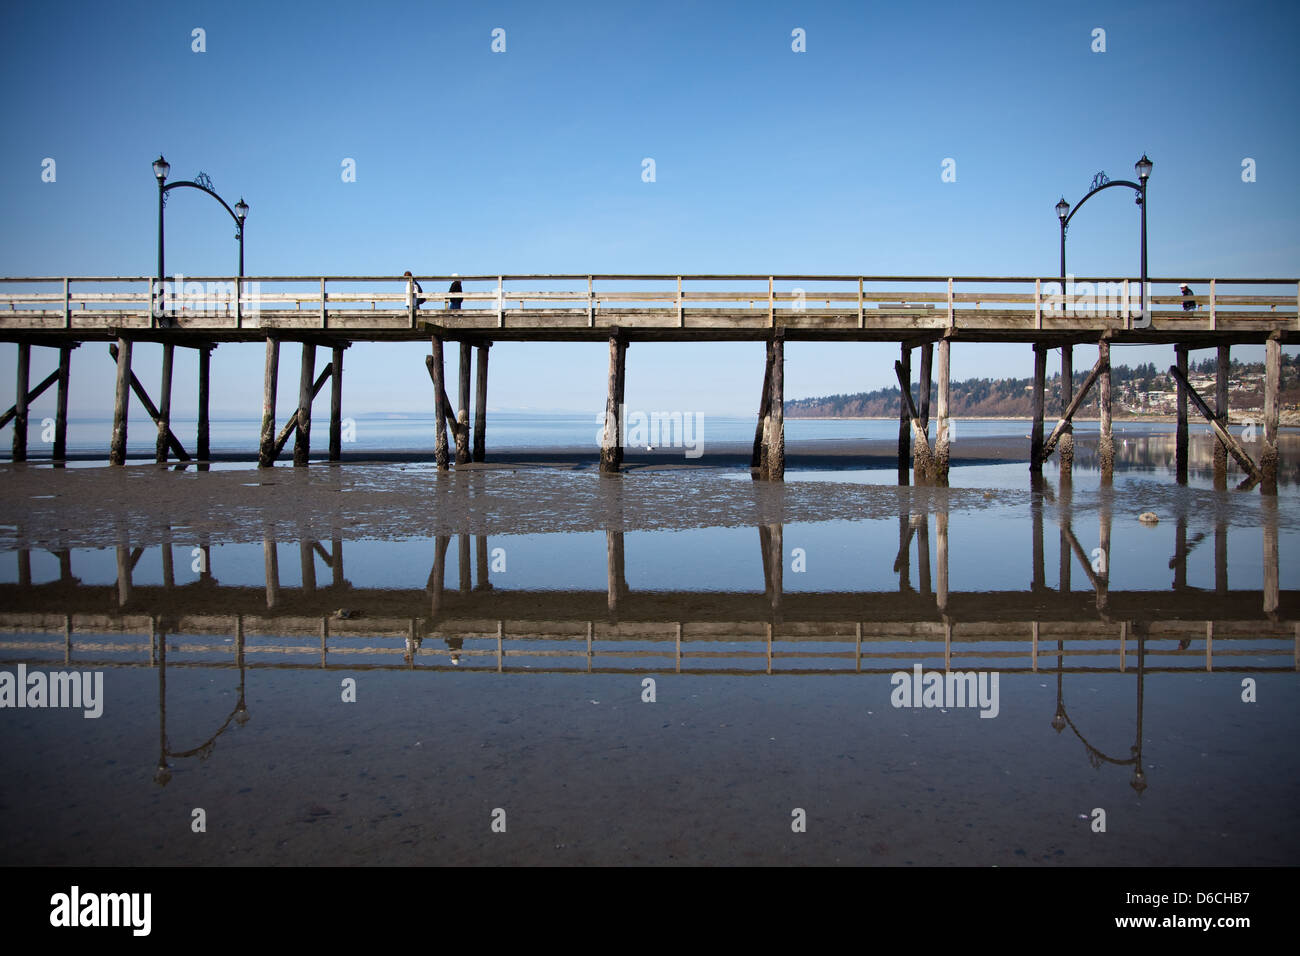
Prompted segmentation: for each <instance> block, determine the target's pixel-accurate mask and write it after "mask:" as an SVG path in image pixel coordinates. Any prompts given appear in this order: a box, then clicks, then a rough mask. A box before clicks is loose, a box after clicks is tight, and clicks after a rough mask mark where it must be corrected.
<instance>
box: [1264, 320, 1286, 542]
mask: <svg viewBox="0 0 1300 956" xmlns="http://www.w3.org/2000/svg"><path fill="white" fill-rule="evenodd" d="M1281 383H1282V343H1281V341H1280V337H1279V336H1278V333H1276V332H1274V333H1273V334H1272V335H1270V336H1269V337H1268V341H1267V342H1266V343H1265V344H1264V450H1263V451H1262V453H1261V454H1260V459H1259V470H1260V472H1261V473H1262V475H1263V478H1262V480H1261V481H1260V486H1259V490H1260V493H1261V494H1265V495H1276V494H1277V469H1278V454H1277V428H1278V424H1279V418H1280V412H1281V404H1280V395H1279V390H1280V388H1281ZM1275 533H1276V532H1275Z"/></svg>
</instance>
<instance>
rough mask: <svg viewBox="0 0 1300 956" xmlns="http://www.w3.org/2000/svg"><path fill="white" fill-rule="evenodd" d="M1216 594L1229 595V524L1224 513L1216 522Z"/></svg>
mask: <svg viewBox="0 0 1300 956" xmlns="http://www.w3.org/2000/svg"><path fill="white" fill-rule="evenodd" d="M1214 593H1215V594H1227V593H1228V522H1227V520H1226V519H1225V518H1224V516H1223V513H1222V511H1220V513H1219V514H1218V515H1216V516H1215V520H1214Z"/></svg>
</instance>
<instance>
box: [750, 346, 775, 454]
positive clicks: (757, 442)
mask: <svg viewBox="0 0 1300 956" xmlns="http://www.w3.org/2000/svg"><path fill="white" fill-rule="evenodd" d="M764 348H765V350H766V352H767V360H766V363H765V364H764V366H763V393H762V395H760V396H759V399H758V424H757V425H756V426H755V427H754V453H753V455H751V456H750V459H749V467H750V468H751V469H755V468H756V469H758V474H757V475H756V477H758V478H765V477H767V475H766V471H767V466H766V464H765V462H764V461H763V458H764V453H765V452H766V450H767V417H768V413H769V412H770V410H771V408H772V343H771V341H768V342H767V343H766V344H765V346H764Z"/></svg>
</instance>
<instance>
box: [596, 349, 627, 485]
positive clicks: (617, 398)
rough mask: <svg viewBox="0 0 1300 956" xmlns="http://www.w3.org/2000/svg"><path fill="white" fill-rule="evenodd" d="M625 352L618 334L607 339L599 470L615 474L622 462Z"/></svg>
mask: <svg viewBox="0 0 1300 956" xmlns="http://www.w3.org/2000/svg"><path fill="white" fill-rule="evenodd" d="M626 356H627V351H626V348H625V346H624V344H623V342H622V339H621V338H620V337H619V335H618V333H617V332H615V333H612V334H611V335H610V337H609V393H608V396H607V398H606V400H605V433H604V436H603V438H602V441H601V449H600V470H601V471H602V472H605V473H611V474H612V473H615V472H617V471H618V470H619V467H620V465H621V464H622V462H623V385H624V381H625V368H624V365H625V363H626Z"/></svg>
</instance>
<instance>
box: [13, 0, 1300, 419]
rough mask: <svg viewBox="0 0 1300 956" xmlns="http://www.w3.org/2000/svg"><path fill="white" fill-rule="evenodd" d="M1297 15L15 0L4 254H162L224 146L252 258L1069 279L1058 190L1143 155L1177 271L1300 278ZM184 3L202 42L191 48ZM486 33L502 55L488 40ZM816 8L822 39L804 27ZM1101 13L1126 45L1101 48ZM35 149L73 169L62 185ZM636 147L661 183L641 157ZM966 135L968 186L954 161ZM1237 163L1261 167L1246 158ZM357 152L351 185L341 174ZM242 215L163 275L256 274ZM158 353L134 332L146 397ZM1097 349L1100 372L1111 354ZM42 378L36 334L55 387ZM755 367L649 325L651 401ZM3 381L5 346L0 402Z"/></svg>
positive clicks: (552, 373)
mask: <svg viewBox="0 0 1300 956" xmlns="http://www.w3.org/2000/svg"><path fill="white" fill-rule="evenodd" d="M1298 11H1300V7H1297V5H1296V4H1294V3H1277V4H1273V3H1255V4H1251V5H1249V6H1245V7H1243V6H1240V5H1234V4H1205V3H1194V2H1193V3H1189V2H1183V0H1178V2H1167V3H1090V4H1063V3H1024V4H1019V3H978V4H976V3H953V4H944V3H927V4H915V5H904V4H888V5H885V4H864V3H842V4H836V3H826V4H807V3H784V4H782V3H752V2H751V3H734V4H722V3H719V4H704V3H654V4H611V3H583V4H579V3H552V4H538V3H519V4H513V3H500V4H490V3H485V4H477V3H475V4H439V3H430V2H419V3H414V2H413V3H385V2H374V3H356V2H346V3H342V2H339V3H331V2H313V3H302V4H291V3H267V2H259V3H242V2H222V3H217V2H215V0H212V2H191V3H183V2H181V3H165V4H160V3H147V4H146V3H133V2H123V3H116V2H115V3H58V2H53V3H22V2H10V3H7V4H6V5H5V6H4V8H3V11H2V12H0V51H2V53H3V57H2V59H0V63H2V65H0V70H3V78H4V90H5V92H4V113H3V120H4V128H5V130H6V136H5V139H4V143H3V145H0V181H2V182H3V196H4V210H5V225H6V228H5V230H4V233H3V237H2V238H0V250H2V258H3V267H2V268H0V271H3V273H5V274H8V275H24V274H45V275H57V274H74V275H75V274H83V275H85V274H107V275H116V274H125V275H145V274H148V273H150V272H151V271H152V270H153V268H154V260H155V230H156V219H155V217H156V196H157V187H156V185H155V183H154V179H153V175H152V172H151V171H150V162H151V161H152V160H153V159H154V157H155V156H157V155H158V153H160V152H162V153H165V154H166V156H167V158H168V160H169V161H170V162H171V163H172V177H173V178H174V179H175V178H189V177H191V176H193V174H194V173H196V172H198V171H199V170H203V171H205V172H207V173H208V174H209V175H210V176H211V177H212V179H213V181H214V184H215V186H216V188H217V190H218V192H220V193H222V194H223V195H224V196H226V197H227V199H228V200H229V201H230V202H232V203H233V202H234V201H235V200H236V199H238V198H239V197H240V196H241V195H242V196H243V197H245V198H246V199H247V201H248V203H249V204H250V206H251V208H252V211H251V213H250V216H249V220H248V228H247V271H248V273H249V274H250V275H256V274H312V275H316V274H387V273H392V274H398V273H401V272H402V271H403V270H405V269H411V270H412V271H415V272H416V273H421V272H424V273H445V272H451V271H456V272H460V273H475V272H484V273H496V272H501V271H504V272H579V273H587V272H660V271H662V272H671V273H675V272H707V271H720V272H726V271H736V272H746V273H768V272H800V271H804V272H823V273H854V274H857V273H866V274H890V273H898V274H943V275H949V274H958V275H960V274H967V275H973V274H1016V275H1026V274H1043V275H1051V274H1054V273H1055V271H1056V268H1057V232H1058V228H1057V222H1056V217H1055V213H1054V212H1053V208H1052V207H1053V206H1054V204H1055V202H1056V200H1057V199H1058V198H1060V196H1061V195H1062V194H1064V196H1065V197H1066V198H1067V199H1069V200H1070V201H1071V202H1075V201H1077V200H1078V198H1079V197H1080V196H1082V195H1083V194H1084V193H1085V192H1086V191H1087V188H1088V185H1089V182H1090V180H1091V178H1092V176H1093V174H1094V173H1095V172H1097V171H1098V170H1103V169H1104V170H1106V171H1107V172H1108V173H1109V174H1110V175H1111V176H1112V177H1113V178H1129V177H1132V175H1133V162H1134V161H1135V160H1136V159H1137V158H1138V157H1139V156H1140V155H1141V154H1142V153H1143V152H1144V151H1145V152H1146V153H1147V154H1148V155H1150V157H1151V158H1152V160H1153V161H1154V163H1155V170H1154V174H1153V176H1152V180H1151V187H1150V209H1149V215H1150V224H1149V236H1150V270H1151V273H1152V274H1153V275H1211V274H1213V275H1225V276H1231V275H1237V276H1241V275H1251V276H1261V275H1263V276H1295V275H1297V274H1300V238H1298V237H1297V234H1296V229H1295V224H1296V222H1297V221H1298V220H1300V215H1298V214H1300V178H1298V177H1297V175H1296V167H1295V163H1296V157H1297V155H1300V136H1298V134H1297V124H1296V117H1297V116H1298V115H1300V102H1298V101H1300V65H1298V64H1300V58H1297V57H1296V55H1295V51H1294V42H1295V37H1296V36H1297V30H1298V27H1300V12H1298ZM196 27H201V28H202V29H203V30H205V31H206V47H207V49H206V52H204V53H196V52H193V51H192V49H191V45H192V36H191V31H192V30H193V29H194V28H196ZM497 27H500V28H503V29H504V30H505V31H506V52H505V53H503V54H496V53H493V52H492V51H491V49H490V45H491V40H492V37H491V32H492V30H493V29H494V28H497ZM796 27H799V28H803V29H804V30H805V31H806V35H807V52H805V53H795V52H793V51H792V50H791V31H792V30H793V29H794V28H796ZM1097 27H1100V28H1102V29H1104V30H1105V31H1106V52H1104V53H1094V52H1092V50H1091V45H1092V43H1093V38H1092V32H1093V30H1094V28H1097ZM45 157H52V158H54V159H55V160H56V162H57V181H56V182H54V183H45V182H42V180H41V163H42V160H43V159H44V158H45ZM644 157H652V158H654V160H655V162H656V167H657V169H656V172H657V181H656V182H654V183H645V182H643V181H642V178H641V161H642V159H643V158H644ZM947 157H952V158H953V159H955V160H956V171H957V181H956V182H953V183H945V182H942V181H941V178H940V172H941V168H940V167H941V163H942V161H943V160H944V159H945V158H947ZM1245 157H1251V158H1253V159H1255V160H1256V163H1257V181H1256V182H1253V183H1244V182H1242V179H1241V162H1242V160H1243V158H1245ZM345 158H352V159H354V160H355V161H356V173H357V175H356V182H354V183H345V182H343V181H342V178H341V176H340V172H341V166H340V164H341V163H342V161H343V160H344V159H345ZM232 234H233V229H232V227H231V223H230V221H229V219H228V217H227V215H226V213H225V212H224V211H222V210H221V209H220V208H219V207H218V206H217V205H216V204H215V203H213V202H211V201H210V200H208V199H207V198H206V197H203V196H201V195H199V194H198V193H193V192H190V191H181V192H179V193H173V194H172V197H171V200H170V202H169V204H168V232H167V235H168V248H167V257H168V259H167V261H168V266H169V271H175V270H181V271H184V272H187V273H189V274H212V273H229V272H231V271H233V268H234V260H235V243H234V241H233V238H232ZM1136 261H1137V211H1136V209H1135V207H1134V206H1133V203H1132V201H1131V199H1130V198H1129V197H1128V195H1127V194H1126V193H1124V192H1123V191H1120V190H1113V191H1111V192H1109V193H1106V194H1103V195H1102V196H1099V197H1097V198H1096V199H1095V200H1093V201H1092V202H1090V203H1089V205H1088V207H1087V209H1086V210H1085V211H1084V212H1082V213H1080V215H1079V217H1078V218H1077V219H1076V220H1075V221H1074V223H1072V225H1071V235H1070V262H1071V271H1073V272H1076V273H1079V274H1091V275H1099V274H1100V275H1110V274H1123V273H1129V274H1134V273H1136ZM157 351H158V350H157V347H156V346H140V347H139V348H138V350H137V356H138V358H137V363H136V364H137V366H138V373H139V374H140V377H141V378H142V380H143V381H145V382H146V384H148V385H149V386H150V387H153V383H156V381H157V374H158V373H157V365H158V362H157ZM425 351H427V346H426V347H423V348H422V347H421V346H419V345H417V344H408V345H404V346H382V347H381V346H374V345H369V346H367V345H358V346H355V347H354V348H353V349H352V350H350V352H349V353H348V358H347V367H348V376H347V381H346V385H345V390H344V391H345V403H346V406H345V414H360V413H364V412H384V411H412V410H418V411H428V410H429V409H430V407H431V403H432V397H431V394H430V388H429V383H428V377H427V375H426V373H425V369H424V363H423V353H424V352H425ZM1076 351H1077V352H1078V353H1079V354H1078V355H1077V357H1076V360H1075V363H1076V368H1086V367H1087V366H1088V365H1090V364H1091V362H1092V361H1093V358H1092V357H1089V354H1088V353H1089V351H1090V350H1089V349H1086V348H1081V349H1078V350H1076ZM1258 351H1259V350H1246V349H1242V350H1239V352H1240V353H1241V355H1242V358H1251V357H1254V356H1255V355H1256V354H1258ZM295 352H296V350H290V353H289V354H288V356H287V358H286V361H283V362H282V376H283V377H282V383H281V392H280V394H281V397H282V403H283V404H282V409H287V408H288V407H290V406H292V404H294V402H295V397H294V396H295V395H296V381H297V374H298V373H297V369H296V367H295V366H296V361H297V359H296V354H295ZM101 353H103V354H101ZM607 354H608V353H607V349H606V348H605V347H604V346H603V345H588V344H582V345H572V344H564V345H560V344H550V345H522V344H512V343H502V344H500V345H498V346H497V347H496V348H494V349H493V352H492V382H491V394H490V405H491V406H492V407H494V408H524V407H532V408H554V409H573V410H591V411H593V412H595V411H596V410H598V409H600V408H602V407H603V403H604V387H605V373H606V363H607ZM896 354H897V348H896V346H872V345H857V344H854V345H833V346H832V345H814V344H806V343H793V344H791V345H790V346H789V347H788V348H787V372H786V382H787V384H786V395H787V397H789V398H798V397H803V396H809V395H818V394H825V393H831V392H852V391H860V390H863V389H869V388H876V387H880V386H884V385H888V384H889V383H890V382H891V381H892V380H893V372H892V361H893V359H894V358H895V357H896ZM1092 354H1093V355H1094V356H1095V350H1092ZM1171 357H1172V349H1169V348H1166V349H1154V348H1151V349H1141V350H1136V349H1135V350H1129V349H1123V350H1119V351H1118V352H1117V355H1116V358H1117V360H1118V361H1121V362H1129V363H1134V362H1138V361H1156V362H1157V363H1160V364H1167V363H1168V362H1169V361H1170V359H1171ZM1195 357H1197V358H1200V357H1202V356H1201V355H1199V354H1198V355H1196V356H1195ZM323 361H324V359H323V358H322V359H321V363H322V364H323ZM261 362H262V350H261V347H260V346H234V345H223V346H222V347H221V348H219V349H218V350H217V352H216V353H215V356H214V374H215V375H216V376H217V383H218V384H217V387H216V388H215V389H214V401H213V404H214V413H236V414H248V415H250V416H256V415H257V414H258V413H259V410H260V377H261ZM450 364H451V363H450V362H449V366H450ZM1031 364H1032V363H1031V359H1030V350H1029V348H1028V347H1027V346H1017V347H1011V346H981V345H971V346H958V347H957V348H956V349H955V350H954V358H953V374H954V376H955V377H958V378H962V377H967V376H971V375H991V376H1001V375H1019V376H1023V375H1028V374H1029V373H1030V369H1031ZM50 367H52V360H51V358H50V356H49V354H47V352H46V350H37V353H36V355H35V356H34V361H33V380H34V381H35V380H38V377H39V376H41V375H43V374H44V373H45V371H46V370H48V369H49V368H50ZM193 368H194V364H193V358H192V356H191V355H190V354H189V353H188V352H186V351H184V350H183V351H182V353H181V354H180V355H179V356H178V379H177V382H178V385H177V389H176V393H175V409H176V413H177V414H185V413H186V412H189V411H191V410H192V409H193V407H194V398H193V389H192V388H191V387H189V386H188V383H187V379H188V378H189V377H190V376H191V375H192V372H193ZM761 380H762V347H761V346H760V345H756V344H741V345H736V344H729V345H684V344H673V345H636V346H634V347H633V348H632V350H631V351H630V353H629V368H628V402H629V405H631V406H634V407H640V408H664V409H668V408H673V409H684V410H702V411H705V412H708V413H714V414H718V413H740V414H752V413H753V411H754V409H755V407H756V404H757V399H758V392H759V387H760V385H761ZM182 383H185V384H182ZM111 388H112V368H111V364H110V362H109V359H108V358H107V355H106V348H105V347H104V346H103V345H102V344H96V345H92V346H86V347H83V348H82V349H80V350H79V351H78V352H77V353H76V354H75V359H74V373H73V390H72V405H73V411H74V413H76V412H95V411H101V410H103V409H105V408H106V407H107V404H108V402H109V401H110V399H109V395H110V394H111ZM12 391H13V347H12V346H5V347H3V348H0V394H3V395H11V394H12ZM52 394H53V393H52V392H51V393H50V396H49V397H48V398H43V399H42V402H43V403H44V402H47V401H52ZM5 404H7V401H6V402H5ZM40 407H42V406H40V405H38V406H37V408H38V409H39V408H40ZM133 414H138V413H133ZM282 414H283V411H282Z"/></svg>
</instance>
